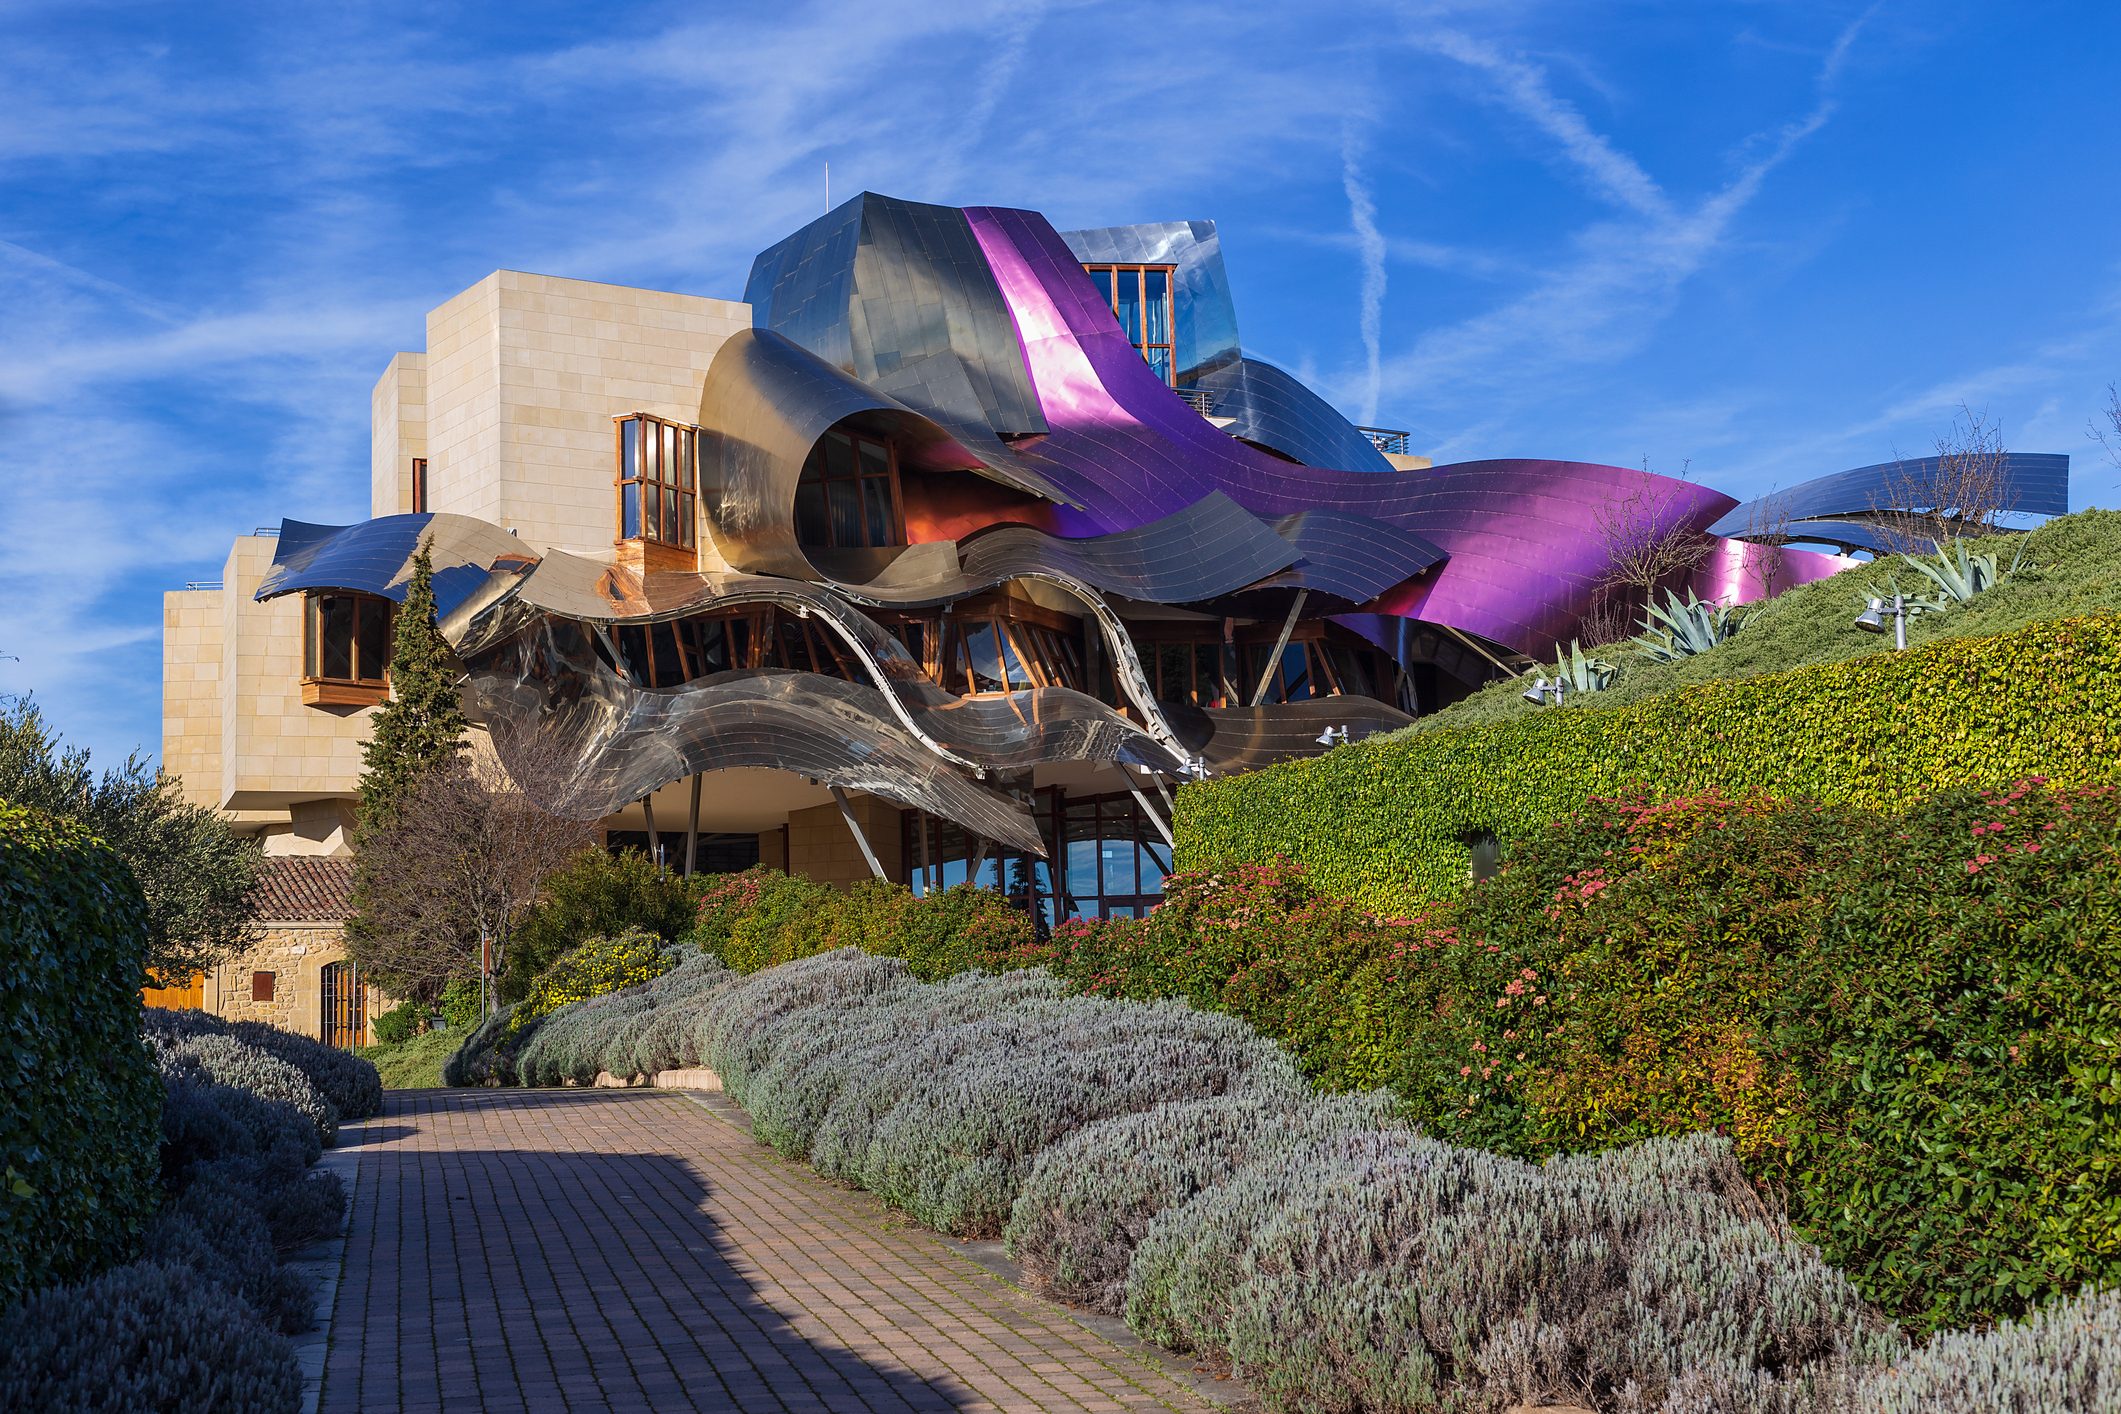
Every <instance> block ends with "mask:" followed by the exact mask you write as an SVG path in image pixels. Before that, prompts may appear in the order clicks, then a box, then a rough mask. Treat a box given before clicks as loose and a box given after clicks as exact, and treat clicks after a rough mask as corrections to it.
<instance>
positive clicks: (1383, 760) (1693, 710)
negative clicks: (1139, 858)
mask: <svg viewBox="0 0 2121 1414" xmlns="http://www.w3.org/2000/svg"><path fill="white" fill-rule="evenodd" d="M2117 673H2121V615H2115V614H2099V615H2095V616H2092V617H2089V618H2080V619H2064V620H2055V621H2049V622H2045V623H2037V624H2034V625H2032V626H2030V627H2028V628H2025V629H2022V630H2020V631H2018V632H2015V633H2011V634H2006V635H2002V636H1999V637H1994V638H1971V639H1956V640H1951V641H1947V642H1942V643H1937V644H1934V645H1931V646H1929V647H1926V648H1920V649H1910V650H1909V651H1908V652H1906V653H1893V652H1884V653H1876V654H1873V655H1871V656H1869V657H1866V658H1860V659H1856V660H1854V661H1851V662H1846V663H1835V664H1830V665H1827V666H1823V667H1811V668H1800V669H1796V670H1794V671H1791V672H1786V673H1773V674H1768V675H1765V676H1761V677H1752V678H1741V679H1736V680H1731V681H1724V682H1715V683H1707V684H1703V685H1701V686H1698V687H1691V688H1687V689H1685V690H1683V691H1680V692H1675V693H1670V694H1667V695H1664V696H1660V697H1654V698H1646V699H1643V700H1641V701H1638V702H1633V703H1630V704H1628V705H1627V706H1624V707H1617V708H1605V709H1601V708H1595V707H1590V706H1576V705H1572V706H1568V707H1561V708H1550V709H1548V710H1546V711H1544V712H1541V713H1538V714H1537V715H1535V716H1532V717H1529V718H1526V719H1523V720H1519V721H1511V722H1503V723H1497V724H1495V725H1492V726H1484V727H1470V728H1464V729H1459V730H1451V731H1442V730H1439V731H1431V732H1427V733H1422V734H1416V735H1411V736H1395V737H1388V738H1381V739H1378V740H1374V741H1366V742H1360V743H1357V744H1355V745H1352V746H1344V747H1341V748H1340V749H1338V750H1336V751H1332V752H1329V753H1327V754H1326V755H1325V756H1322V757H1319V758H1316V759H1314V760H1310V761H1300V762H1290V763H1288V764H1286V765H1282V766H1276V767H1273V768H1271V769H1268V770H1264V771H1257V772H1254V773H1252V774H1250V775H1244V776H1236V777H1232V778H1230V779H1227V780H1220V781H1210V782H1205V783H1203V784H1200V785H1191V786H1187V787H1185V788H1184V789H1183V790H1181V791H1180V792H1179V796H1178V810H1177V821H1176V824H1177V836H1178V849H1177V853H1178V865H1179V867H1180V868H1181V869H1197V868H1203V867H1209V866H1213V865H1218V864H1225V863H1233V862H1253V863H1264V862H1266V861H1269V860H1272V859H1275V858H1278V857H1286V858H1289V859H1293V860H1295V861H1297V862H1298V863H1300V864H1302V865H1303V866H1304V867H1305V868H1306V870H1307V871H1308V872H1309V875H1310V878H1311V881H1312V883H1313V884H1314V885H1315V886H1316V887H1317V888H1318V889H1319V890H1320V892H1322V893H1326V894H1333V895H1340V896H1343V897H1346V898H1350V899H1353V900H1356V901H1358V902H1360V903H1362V904H1364V905H1366V906H1368V907H1371V908H1376V909H1381V910H1388V911H1389V910H1403V909H1409V908H1413V907H1416V906H1418V905H1419V904H1421V903H1422V902H1424V901H1426V900H1433V899H1439V898H1448V897H1452V896H1455V895H1457V894H1458V893H1460V892H1462V891H1463V890H1464V888H1465V885H1466V881H1467V878H1468V855H1467V841H1468V840H1469V839H1471V838H1472V837H1474V836H1477V835H1479V834H1481V833H1483V832H1487V833H1492V834H1494V835H1495V836H1496V837H1497V838H1498V839H1500V840H1501V841H1502V843H1503V846H1504V850H1505V853H1507V851H1508V849H1509V847H1510V845H1512V844H1513V843H1517V842H1521V841H1523V840H1525V839H1527V838H1529V837H1530V836H1531V835H1532V834H1533V832H1535V831H1536V830H1538V829H1539V828H1540V827H1541V826H1543V825H1545V824H1546V823H1547V822H1548V821H1550V820H1555V819H1558V818H1560V817H1562V816H1565V815H1568V814H1569V813H1571V812H1572V811H1575V810H1577V809H1579V808H1581V807H1582V805H1583V803H1584V802H1585V801H1586V800H1589V799H1591V798H1593V797H1596V796H1614V795H1621V794H1626V793H1630V792H1633V791H1637V790H1642V789H1647V790H1651V791H1654V792H1656V793H1658V794H1661V795H1686V794H1695V793H1700V792H1706V791H1717V792H1722V793H1725V794H1733V795H1745V794H1752V793H1761V794H1766V795H1770V796H1774V797H1777V798H1780V799H1798V798H1805V799H1812V800H1818V801H1823V802H1828V803H1837V804H1852V805H1867V806H1876V807H1883V808H1892V807H1897V806H1903V805H1906V804H1909V803H1911V802H1913V801H1915V800H1918V799H1920V798H1922V797H1924V796H1927V795H1930V794H1932V793H1934V792H1936V791H1939V790H1943V789H1947V788H1950V787H1954V786H1961V785H1994V786H2000V785H2006V784H2008V783H2010V782H2011V781H2014V780H2017V779H2020V778H2022V777H2026V776H2034V775H2040V776H2045V777H2047V778H2049V779H2050V780H2052V781H2055V782H2056V783H2058V784H2077V783H2086V782H2094V781H2102V780H2112V779H2115V778H2116V777H2117V776H2121V692H2116V691H2115V690H2114V688H2113V683H2114V682H2115V681H2117V680H2121V679H2117V677H2116V674H2117Z"/></svg>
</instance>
